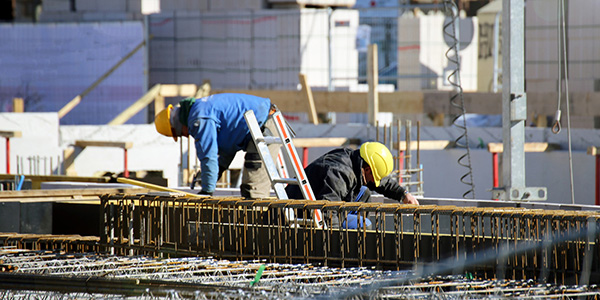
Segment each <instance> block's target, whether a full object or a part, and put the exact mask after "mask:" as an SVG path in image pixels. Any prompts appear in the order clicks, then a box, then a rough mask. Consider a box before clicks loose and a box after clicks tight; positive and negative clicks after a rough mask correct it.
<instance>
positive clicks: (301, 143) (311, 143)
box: [294, 137, 359, 148]
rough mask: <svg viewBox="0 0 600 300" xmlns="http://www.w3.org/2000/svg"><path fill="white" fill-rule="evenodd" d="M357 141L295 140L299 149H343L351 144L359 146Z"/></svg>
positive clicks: (327, 139) (333, 139) (342, 139)
mask: <svg viewBox="0 0 600 300" xmlns="http://www.w3.org/2000/svg"><path fill="white" fill-rule="evenodd" d="M358 142H359V141H358V140H357V139H349V138H343V137H329V138H294V146H295V147H298V148H311V147H342V146H347V145H350V144H358Z"/></svg>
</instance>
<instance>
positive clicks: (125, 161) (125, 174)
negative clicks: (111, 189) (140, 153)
mask: <svg viewBox="0 0 600 300" xmlns="http://www.w3.org/2000/svg"><path fill="white" fill-rule="evenodd" d="M123 152H124V153H125V157H124V168H125V171H123V176H124V177H125V178H129V169H128V168H127V148H123Z"/></svg>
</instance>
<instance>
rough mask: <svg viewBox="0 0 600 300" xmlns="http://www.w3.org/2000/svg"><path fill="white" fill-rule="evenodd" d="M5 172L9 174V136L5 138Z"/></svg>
mask: <svg viewBox="0 0 600 300" xmlns="http://www.w3.org/2000/svg"><path fill="white" fill-rule="evenodd" d="M6 174H10V138H9V137H7V138H6Z"/></svg>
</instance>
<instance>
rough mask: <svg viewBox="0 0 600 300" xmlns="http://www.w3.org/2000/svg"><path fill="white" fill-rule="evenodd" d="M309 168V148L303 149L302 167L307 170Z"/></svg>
mask: <svg viewBox="0 0 600 300" xmlns="http://www.w3.org/2000/svg"><path fill="white" fill-rule="evenodd" d="M307 166H308V148H307V147H304V148H302V167H303V168H306V167H307Z"/></svg>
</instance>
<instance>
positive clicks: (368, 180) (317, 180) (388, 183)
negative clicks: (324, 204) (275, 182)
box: [286, 142, 419, 228]
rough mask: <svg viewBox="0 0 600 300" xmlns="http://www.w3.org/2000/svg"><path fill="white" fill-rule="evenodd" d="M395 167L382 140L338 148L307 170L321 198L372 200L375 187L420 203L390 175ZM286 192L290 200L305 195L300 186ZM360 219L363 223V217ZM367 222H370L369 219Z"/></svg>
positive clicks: (316, 196)
mask: <svg viewBox="0 0 600 300" xmlns="http://www.w3.org/2000/svg"><path fill="white" fill-rule="evenodd" d="M393 168H394V159H393V156H392V153H391V152H390V150H388V148H387V147H386V146H385V145H383V144H381V143H377V142H367V143H364V144H362V145H361V146H360V149H357V150H354V149H350V148H338V149H334V150H332V151H330V152H328V153H326V154H324V155H323V156H321V157H319V158H317V159H316V160H315V161H313V162H312V163H311V164H309V165H308V166H307V167H306V168H305V169H304V171H305V173H306V177H307V178H308V181H309V182H310V185H311V187H312V190H313V192H314V194H315V199H317V200H329V201H346V202H352V201H361V202H368V201H369V198H370V196H371V193H370V190H373V191H375V192H377V193H379V194H382V195H383V196H385V197H388V198H391V199H394V200H397V201H402V202H403V203H405V204H417V205H418V204H419V201H417V199H415V197H414V196H413V195H411V194H410V193H408V192H407V191H406V190H405V189H404V188H403V187H401V186H400V185H399V184H398V182H397V181H396V180H394V179H393V178H391V177H390V176H388V175H389V174H390V173H391V172H392V170H393ZM286 192H287V194H288V197H289V198H290V199H303V198H304V196H303V195H302V193H301V191H300V189H299V188H298V186H297V185H288V186H287V187H286ZM336 221H337V220H336ZM336 221H334V220H332V222H331V223H332V224H331V226H334V227H335V226H336V225H337V224H335V223H337V222H336ZM358 221H359V222H358V223H359V225H360V224H362V221H361V220H360V218H359V220H358ZM365 221H366V223H367V225H368V224H369V222H368V220H365ZM351 223H352V222H351V220H350V219H348V224H347V225H346V226H347V228H353V226H357V225H356V224H351ZM359 225H358V226H359ZM346 226H344V224H342V227H346Z"/></svg>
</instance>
